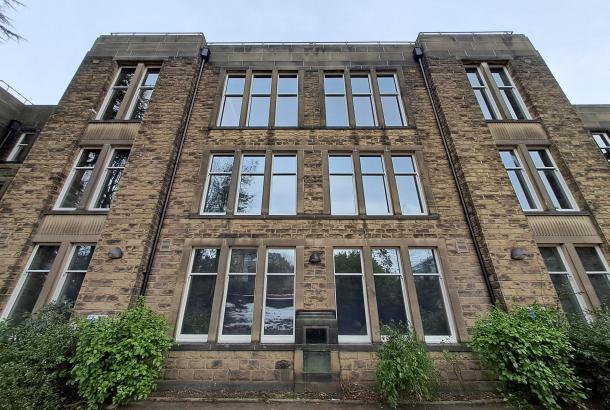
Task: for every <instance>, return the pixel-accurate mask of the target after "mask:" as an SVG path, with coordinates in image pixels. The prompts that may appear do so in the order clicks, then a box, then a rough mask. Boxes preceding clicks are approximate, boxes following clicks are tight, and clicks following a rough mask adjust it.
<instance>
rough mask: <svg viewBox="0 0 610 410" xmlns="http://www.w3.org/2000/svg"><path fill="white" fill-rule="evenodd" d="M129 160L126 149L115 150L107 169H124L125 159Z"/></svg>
mask: <svg viewBox="0 0 610 410" xmlns="http://www.w3.org/2000/svg"><path fill="white" fill-rule="evenodd" d="M128 158H129V150H128V149H117V150H115V151H114V155H113V156H112V160H111V161H110V164H109V165H108V166H109V167H124V166H125V165H127V159H128Z"/></svg>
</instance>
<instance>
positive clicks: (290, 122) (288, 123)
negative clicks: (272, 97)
mask: <svg viewBox="0 0 610 410" xmlns="http://www.w3.org/2000/svg"><path fill="white" fill-rule="evenodd" d="M298 112H299V108H298V98H297V97H286V96H278V97H277V102H276V108H275V125H276V127H296V126H297V124H298Z"/></svg>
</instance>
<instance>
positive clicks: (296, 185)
mask: <svg viewBox="0 0 610 410" xmlns="http://www.w3.org/2000/svg"><path fill="white" fill-rule="evenodd" d="M276 157H294V159H295V165H296V168H295V170H294V172H293V173H286V172H278V173H276V172H273V161H274V160H275V158H276ZM298 161H299V158H298V156H297V155H296V154H290V153H287V154H282V153H274V154H273V155H272V157H271V175H270V178H271V180H270V181H269V215H296V214H297V208H298V198H297V196H298V190H299V188H298V185H299V180H298V169H299V163H298ZM276 175H277V176H292V175H294V179H295V183H294V208H295V209H294V212H292V213H284V212H282V213H272V212H271V210H272V208H273V180H274V178H273V177H274V176H276ZM237 192H238V193H239V191H237Z"/></svg>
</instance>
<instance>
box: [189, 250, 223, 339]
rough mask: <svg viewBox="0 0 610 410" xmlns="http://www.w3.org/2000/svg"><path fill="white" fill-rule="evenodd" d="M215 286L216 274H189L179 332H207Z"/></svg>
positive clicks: (198, 333) (192, 333) (199, 333)
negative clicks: (188, 284)
mask: <svg viewBox="0 0 610 410" xmlns="http://www.w3.org/2000/svg"><path fill="white" fill-rule="evenodd" d="M214 250H215V249H214ZM215 286H216V275H194V276H191V283H190V286H189V292H188V295H187V298H186V305H185V307H184V317H183V318H182V328H181V329H180V333H182V334H187V335H205V334H207V333H208V329H209V327H210V317H211V314H212V303H213V301H214V287H215Z"/></svg>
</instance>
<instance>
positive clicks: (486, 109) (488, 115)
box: [473, 89, 496, 120]
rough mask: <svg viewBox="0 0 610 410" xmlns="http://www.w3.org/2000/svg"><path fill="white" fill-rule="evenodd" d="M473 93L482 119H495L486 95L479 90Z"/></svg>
mask: <svg viewBox="0 0 610 410" xmlns="http://www.w3.org/2000/svg"><path fill="white" fill-rule="evenodd" d="M473 91H474V96H475V98H476V99H477V102H478V103H479V107H481V111H482V112H483V117H485V119H486V120H494V119H496V116H495V114H494V112H493V109H492V108H491V104H490V102H489V99H488V98H487V94H486V93H485V92H484V91H483V90H481V89H475V90H473Z"/></svg>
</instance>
